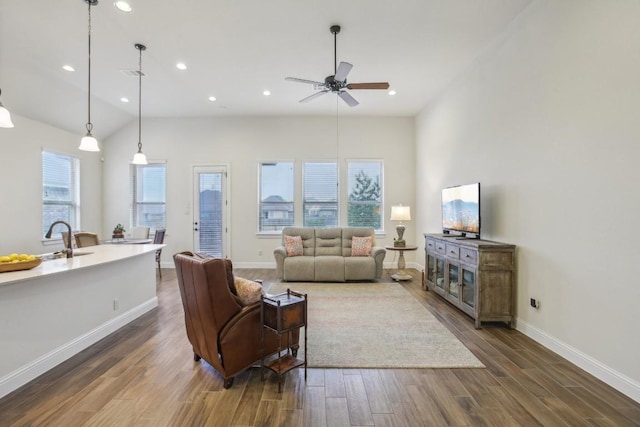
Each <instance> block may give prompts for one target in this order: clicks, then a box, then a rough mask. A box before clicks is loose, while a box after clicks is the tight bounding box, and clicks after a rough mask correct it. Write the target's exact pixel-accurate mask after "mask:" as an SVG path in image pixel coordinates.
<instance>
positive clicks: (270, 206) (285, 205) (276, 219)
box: [258, 162, 294, 232]
mask: <svg viewBox="0 0 640 427" xmlns="http://www.w3.org/2000/svg"><path fill="white" fill-rule="evenodd" d="M259 172H260V206H259V209H258V212H259V215H260V217H259V219H258V231H259V232H271V231H274V232H279V231H282V228H283V227H288V226H292V225H293V224H294V210H293V192H294V164H293V162H264V163H260V171H259Z"/></svg>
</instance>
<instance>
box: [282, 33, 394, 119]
mask: <svg viewBox="0 0 640 427" xmlns="http://www.w3.org/2000/svg"><path fill="white" fill-rule="evenodd" d="M329 30H330V31H331V34H333V68H334V74H333V75H331V76H327V77H325V79H324V82H318V81H315V80H306V79H299V78H296V77H286V78H285V80H288V81H291V82H298V83H309V84H312V85H313V88H314V89H315V90H319V92H316V93H314V94H312V95H309V96H307V97H306V98H302V99H301V100H300V102H309V101H311V100H312V99H315V98H318V97H319V96H322V95H324V94H325V93H329V92H333V93H335V94H337V95H338V96H339V97H340V98H341V99H342V100H343V101H344V102H346V103H347V105H348V106H349V107H355V106H356V105H358V101H356V99H355V98H354V97H353V96H351V94H349V92H347V91H346V89H349V90H355V89H383V90H385V89H389V83H388V82H376V83H347V75H348V74H349V71H351V68H353V65H351V64H350V63H348V62H340V65H337V63H338V60H337V45H338V37H337V35H338V33H339V32H340V25H332V26H331V28H329Z"/></svg>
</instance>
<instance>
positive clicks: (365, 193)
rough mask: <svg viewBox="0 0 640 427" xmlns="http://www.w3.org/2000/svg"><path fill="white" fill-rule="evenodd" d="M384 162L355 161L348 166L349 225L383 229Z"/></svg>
mask: <svg viewBox="0 0 640 427" xmlns="http://www.w3.org/2000/svg"><path fill="white" fill-rule="evenodd" d="M382 166H383V164H382V162H381V161H353V162H349V164H348V168H347V189H348V192H349V194H348V199H347V200H348V204H347V225H348V226H349V227H373V228H374V229H375V230H376V231H382V228H383V224H384V221H382V212H384V210H383V209H382Z"/></svg>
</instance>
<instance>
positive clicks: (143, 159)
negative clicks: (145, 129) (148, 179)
mask: <svg viewBox="0 0 640 427" xmlns="http://www.w3.org/2000/svg"><path fill="white" fill-rule="evenodd" d="M135 46H136V49H138V50H139V51H140V60H139V62H138V66H139V67H140V68H139V70H138V152H137V153H136V154H135V155H134V156H133V162H132V163H133V164H134V165H146V164H147V156H145V155H144V153H143V152H142V51H143V50H146V49H147V47H146V46H145V45H143V44H140V43H136V45H135Z"/></svg>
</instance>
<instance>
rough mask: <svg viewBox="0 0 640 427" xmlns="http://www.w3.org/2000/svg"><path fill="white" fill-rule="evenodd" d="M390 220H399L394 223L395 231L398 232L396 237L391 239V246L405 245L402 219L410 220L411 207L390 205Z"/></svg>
mask: <svg viewBox="0 0 640 427" xmlns="http://www.w3.org/2000/svg"><path fill="white" fill-rule="evenodd" d="M389 219H390V220H391V221H399V224H398V225H396V232H397V233H398V238H397V239H393V246H397V247H402V246H406V243H405V241H404V239H403V236H404V224H403V223H402V221H411V208H410V207H409V206H402V205H398V206H391V218H389Z"/></svg>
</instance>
